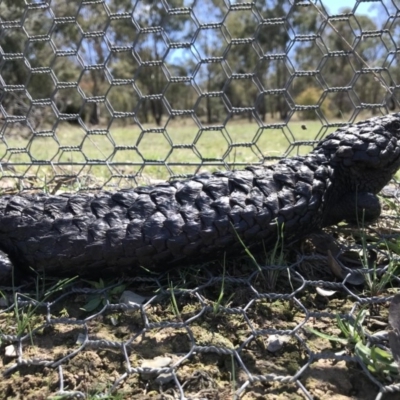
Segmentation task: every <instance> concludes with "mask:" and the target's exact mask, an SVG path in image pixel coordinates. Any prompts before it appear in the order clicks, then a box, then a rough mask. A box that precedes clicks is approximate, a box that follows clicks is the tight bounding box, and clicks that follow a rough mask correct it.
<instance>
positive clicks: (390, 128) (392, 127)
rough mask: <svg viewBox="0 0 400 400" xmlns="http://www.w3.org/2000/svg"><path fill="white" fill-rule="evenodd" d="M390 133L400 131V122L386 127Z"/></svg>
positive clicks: (391, 123)
mask: <svg viewBox="0 0 400 400" xmlns="http://www.w3.org/2000/svg"><path fill="white" fill-rule="evenodd" d="M385 128H386V129H387V130H388V131H389V132H396V131H398V130H400V121H392V122H389V124H387V125H386V127H385Z"/></svg>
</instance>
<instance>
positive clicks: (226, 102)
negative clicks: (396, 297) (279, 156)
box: [0, 0, 400, 127]
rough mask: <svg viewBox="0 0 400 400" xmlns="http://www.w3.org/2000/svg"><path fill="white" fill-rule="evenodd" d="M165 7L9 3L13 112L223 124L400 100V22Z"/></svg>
mask: <svg viewBox="0 0 400 400" xmlns="http://www.w3.org/2000/svg"><path fill="white" fill-rule="evenodd" d="M164 3H165V4H166V2H161V1H155V0H143V1H139V2H137V3H135V5H132V2H131V0H113V1H109V0H105V1H104V3H98V2H93V3H84V4H83V5H82V4H81V3H80V2H79V1H64V0H53V1H52V2H51V6H49V7H48V8H46V7H44V6H41V7H39V6H35V3H30V5H29V6H28V5H26V4H25V2H24V1H23V0H5V1H3V2H1V4H0V15H1V20H2V21H3V22H4V21H9V24H6V25H4V26H5V28H3V30H2V32H1V35H0V47H1V55H0V75H1V78H0V79H1V81H0V83H1V85H2V86H4V88H6V89H7V90H4V89H3V90H0V101H1V106H2V112H3V117H4V118H6V119H7V118H9V117H10V116H13V117H18V116H19V117H21V118H20V120H21V121H22V120H23V119H24V116H27V119H28V120H29V122H30V124H31V125H37V124H39V123H40V122H39V121H43V120H49V122H51V121H52V120H53V119H54V118H55V119H57V118H61V119H63V120H69V121H71V122H76V121H78V120H79V119H80V121H81V122H82V121H83V122H84V123H85V124H90V125H99V124H101V125H107V124H108V123H109V121H110V120H111V118H112V116H113V117H114V120H115V121H117V122H118V123H119V122H121V123H124V124H128V123H132V122H133V121H134V120H135V119H136V121H137V122H140V123H142V124H143V123H148V122H152V123H156V124H157V125H160V124H161V123H162V121H163V120H164V119H165V118H166V117H167V116H168V115H172V116H173V117H174V116H188V117H190V116H192V118H194V119H198V120H199V121H201V122H202V123H205V124H216V123H222V122H223V121H224V120H225V119H226V118H227V116H228V115H230V116H232V115H235V116H236V115H237V116H238V117H242V118H250V119H251V118H257V119H259V121H264V122H268V120H269V119H274V120H280V119H282V120H284V119H285V118H287V116H288V113H291V112H293V111H295V112H297V113H298V115H299V118H304V119H312V118H316V116H317V114H318V113H320V114H321V115H322V116H325V117H326V118H332V117H339V116H341V115H343V114H347V113H349V112H351V111H353V110H354V109H355V108H357V107H370V108H371V109H372V112H374V110H377V108H379V107H387V108H388V109H390V110H393V109H395V108H396V107H397V106H398V104H399V96H398V90H399V89H398V88H399V85H400V68H399V61H400V54H399V53H400V52H399V50H398V43H400V29H399V28H400V19H399V18H397V19H395V18H390V17H389V15H381V16H380V17H379V18H377V20H375V19H376V18H375V19H374V20H373V19H371V18H370V17H368V16H366V15H359V14H357V12H356V13H355V14H352V13H351V10H350V9H348V10H346V9H344V10H342V12H343V14H342V15H341V16H336V17H329V18H328V19H327V18H326V17H327V16H324V14H323V13H322V15H321V13H319V12H318V11H317V10H316V8H315V7H313V6H309V7H304V6H300V5H298V6H291V5H290V2H288V1H287V0H270V1H265V0H255V1H253V2H252V4H253V5H252V4H250V3H244V4H239V3H236V2H234V1H232V2H231V6H230V7H229V8H228V7H227V6H226V2H224V1H217V0H202V1H197V2H196V3H195V6H194V7H191V8H184V7H185V6H187V3H188V2H187V1H184V0H174V1H168V5H169V7H170V8H169V9H167V8H168V7H167V6H164ZM393 7H394V6H393ZM323 12H324V11H323ZM388 12H389V14H390V13H393V14H394V13H395V10H391V9H390V8H388ZM24 88H26V90H25V89H24ZM305 106H308V107H305ZM60 114H61V116H60ZM9 119H10V120H11V118H9ZM17 120H18V118H17ZM33 127H35V126H33Z"/></svg>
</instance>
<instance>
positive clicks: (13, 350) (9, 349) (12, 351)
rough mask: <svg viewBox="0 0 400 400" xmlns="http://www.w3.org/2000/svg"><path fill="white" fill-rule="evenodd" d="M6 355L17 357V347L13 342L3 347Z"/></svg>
mask: <svg viewBox="0 0 400 400" xmlns="http://www.w3.org/2000/svg"><path fill="white" fill-rule="evenodd" d="M5 355H6V357H18V355H17V347H16V346H15V345H13V344H10V345H9V346H6V348H5Z"/></svg>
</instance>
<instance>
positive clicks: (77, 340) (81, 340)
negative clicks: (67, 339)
mask: <svg viewBox="0 0 400 400" xmlns="http://www.w3.org/2000/svg"><path fill="white" fill-rule="evenodd" d="M85 339H86V335H84V334H83V333H80V334H79V335H78V338H77V339H76V342H75V343H76V344H82V343H83V342H84V341H85Z"/></svg>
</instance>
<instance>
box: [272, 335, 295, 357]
mask: <svg viewBox="0 0 400 400" xmlns="http://www.w3.org/2000/svg"><path fill="white" fill-rule="evenodd" d="M289 340H290V336H288V335H271V336H270V337H269V338H268V340H267V350H268V351H270V352H271V353H275V352H277V351H279V350H280V349H281V348H282V347H283V345H284V344H285V343H287V342H288V341H289Z"/></svg>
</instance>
